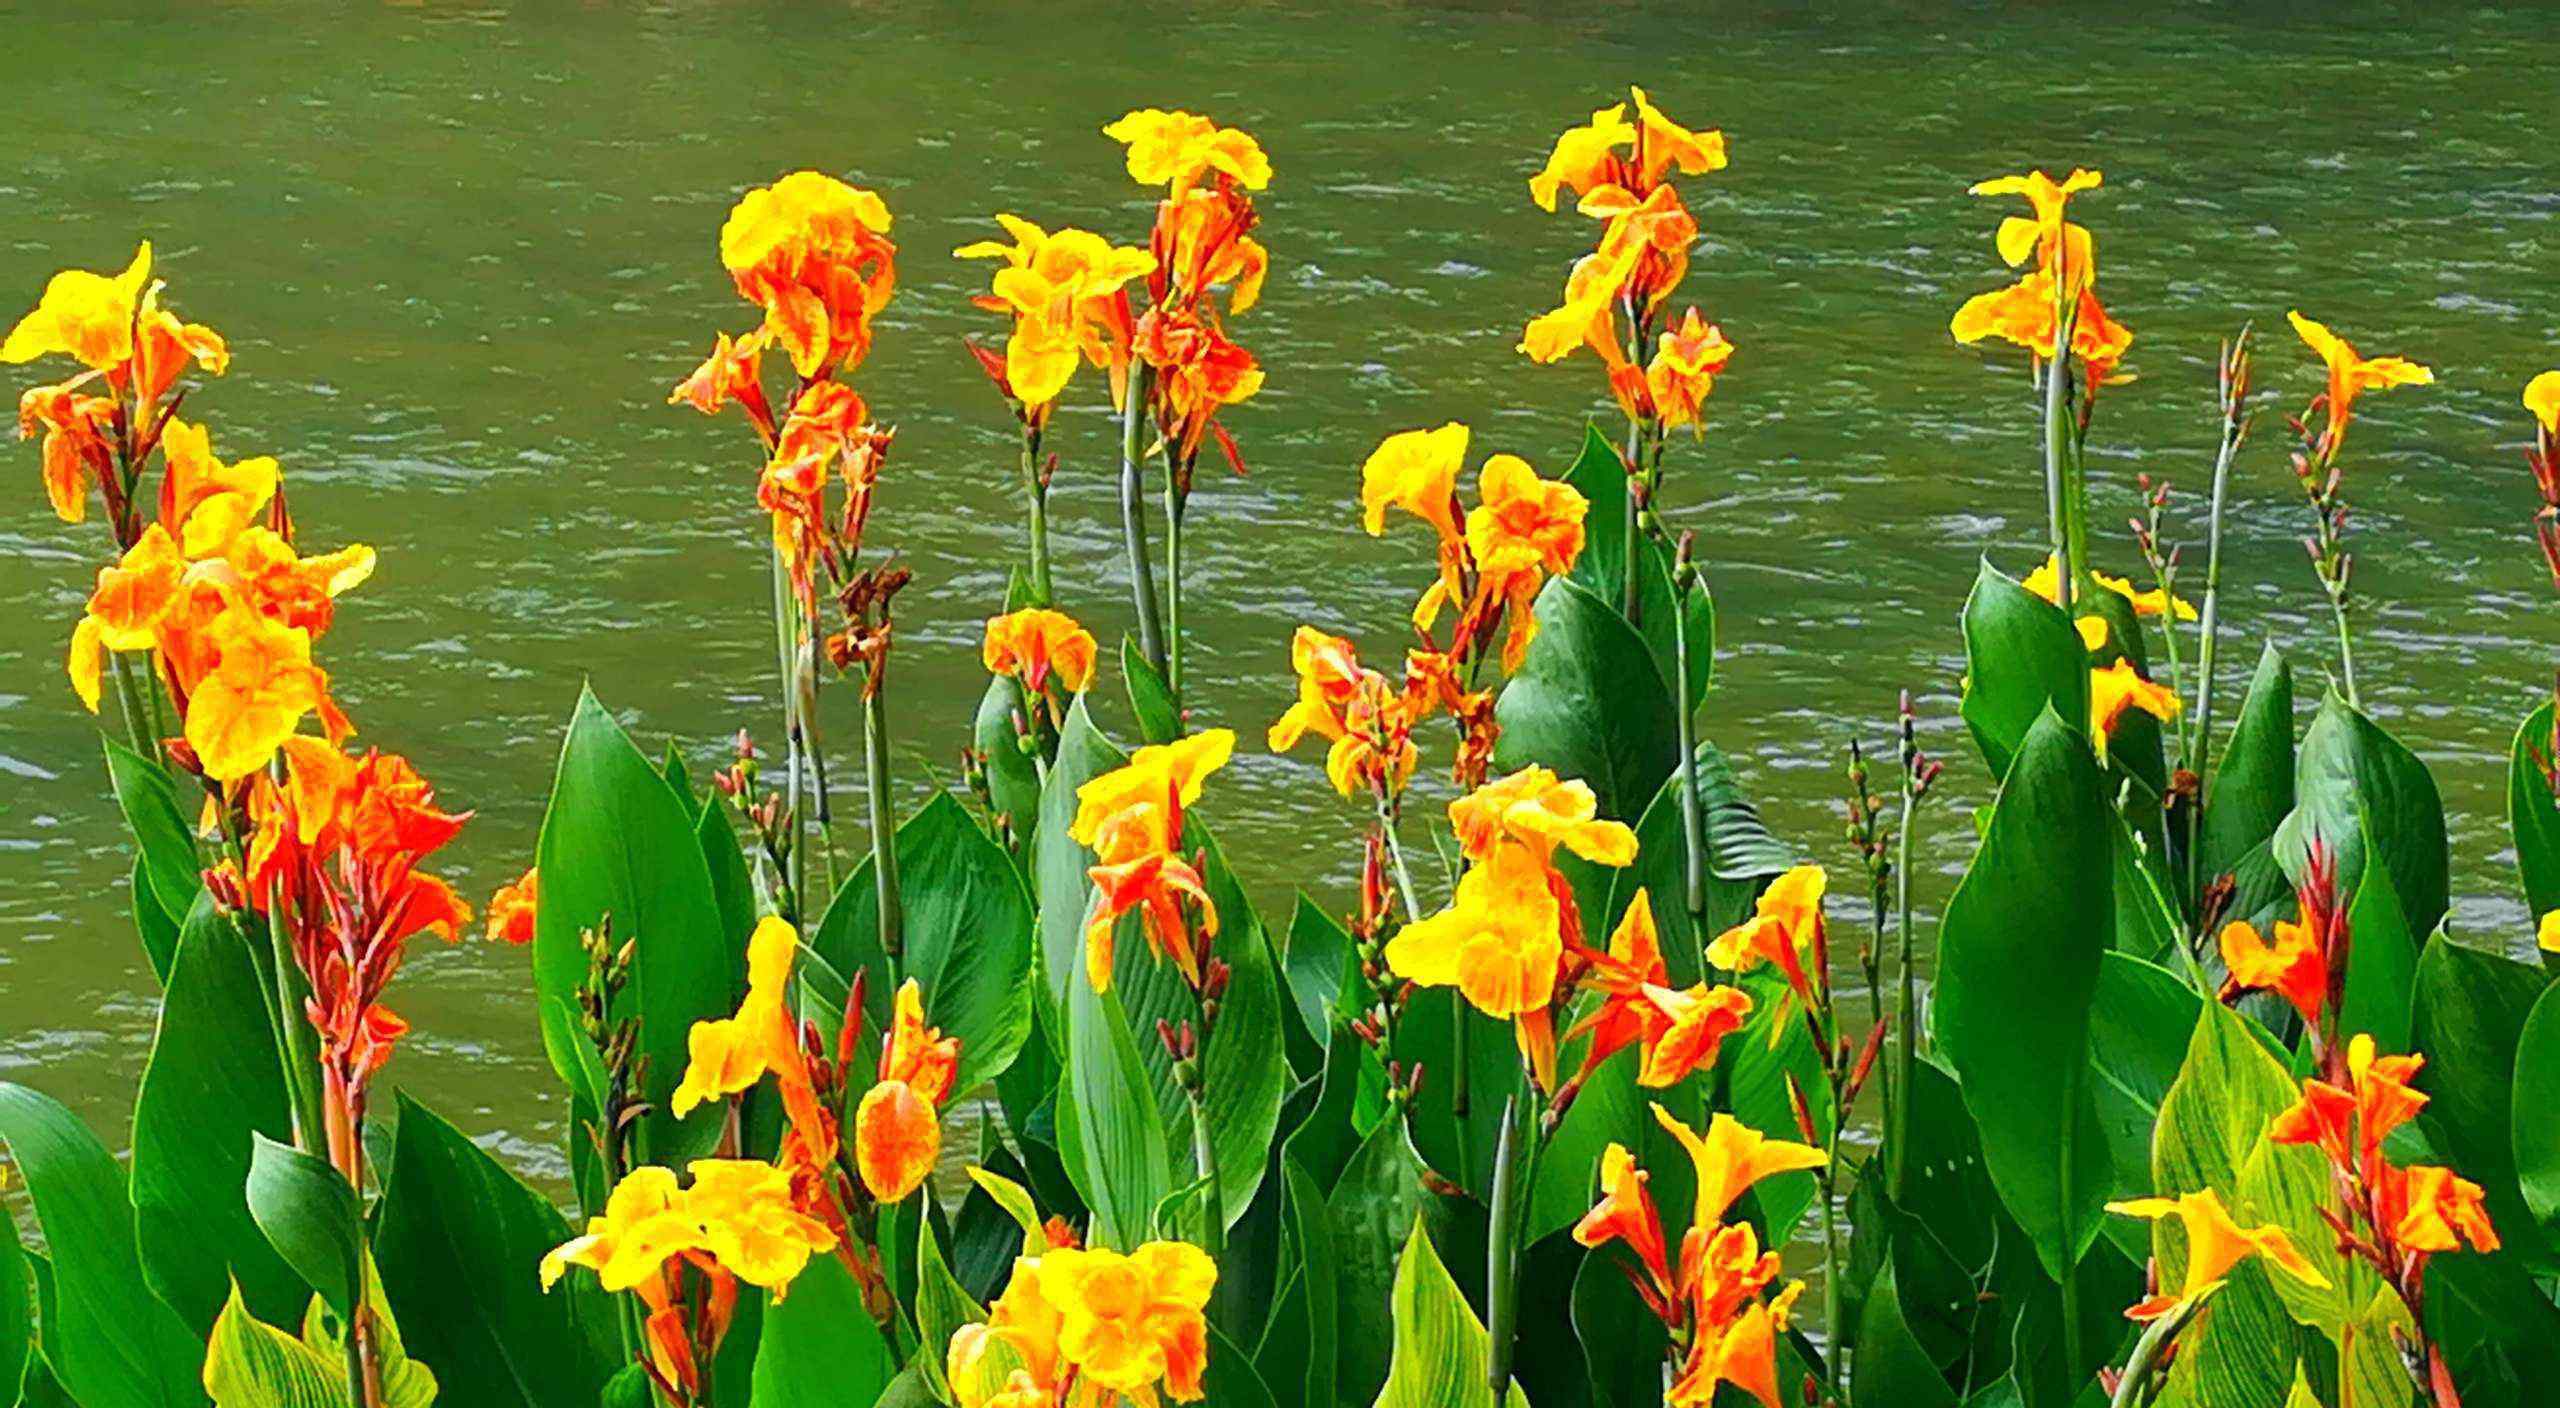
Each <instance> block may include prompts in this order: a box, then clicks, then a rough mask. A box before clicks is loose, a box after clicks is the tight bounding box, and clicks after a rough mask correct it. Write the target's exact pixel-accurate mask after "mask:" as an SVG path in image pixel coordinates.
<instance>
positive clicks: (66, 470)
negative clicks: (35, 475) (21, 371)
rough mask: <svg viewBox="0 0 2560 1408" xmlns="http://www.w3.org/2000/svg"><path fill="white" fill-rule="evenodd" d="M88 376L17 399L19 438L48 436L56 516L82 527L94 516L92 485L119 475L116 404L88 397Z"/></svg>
mask: <svg viewBox="0 0 2560 1408" xmlns="http://www.w3.org/2000/svg"><path fill="white" fill-rule="evenodd" d="M88 380H89V375H88V373H86V372H83V373H81V374H80V375H79V376H76V377H74V378H72V379H71V380H69V381H66V382H62V383H60V384H58V385H54V386H32V387H29V388H27V390H26V392H25V393H24V394H23V395H21V396H20V397H19V398H18V438H19V439H21V440H27V439H33V438H34V436H35V434H36V432H37V431H38V430H42V431H43V432H44V461H43V462H44V470H43V474H44V496H45V501H46V502H47V503H50V504H51V505H52V506H53V512H54V516H55V517H57V518H59V519H61V520H62V521H63V522H65V523H78V522H80V521H81V520H82V519H84V518H86V517H88V515H89V486H90V485H91V484H93V483H97V484H103V483H104V482H105V480H106V476H107V475H108V474H110V473H112V472H113V471H114V465H115V448H114V445H113V444H112V442H111V440H110V437H111V436H113V435H114V434H115V433H116V431H115V426H116V403H115V402H114V401H113V400H111V399H109V398H107V397H104V396H89V395H84V394H82V393H81V391H80V387H81V385H82V384H84V383H85V382H87V381H88Z"/></svg>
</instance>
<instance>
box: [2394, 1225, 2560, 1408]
mask: <svg viewBox="0 0 2560 1408" xmlns="http://www.w3.org/2000/svg"><path fill="white" fill-rule="evenodd" d="M2501 1230H2504V1228H2503V1225H2502V1226H2501ZM2426 1317H2427V1335H2428V1337H2429V1338H2431V1339H2433V1340H2434V1341H2435V1342H2436V1345H2437V1347H2438V1348H2440V1349H2442V1350H2443V1351H2444V1357H2445V1363H2446V1365H2447V1367H2449V1368H2450V1369H2451V1370H2452V1371H2453V1381H2454V1383H2455V1384H2456V1385H2457V1386H2458V1387H2459V1388H2460V1389H2461V1390H2462V1402H2463V1408H2541V1405H2543V1404H2546V1403H2548V1402H2550V1399H2551V1387H2550V1386H2551V1384H2552V1383H2553V1382H2554V1381H2555V1380H2560V1309H2555V1308H2553V1306H2552V1303H2551V1296H2550V1293H2549V1292H2547V1291H2546V1290H2544V1289H2543V1288H2542V1285H2541V1284H2540V1283H2538V1282H2537V1281H2536V1280H2535V1279H2534V1277H2533V1275H2532V1274H2531V1273H2530V1272H2529V1271H2527V1270H2526V1268H2525V1267H2524V1265H2523V1264H2522V1263H2521V1260H2520V1258H2519V1257H2518V1256H2517V1255H2516V1254H2515V1253H2514V1252H2513V1251H2507V1252H2500V1253H2497V1254H2495V1255H2490V1256H2482V1255H2479V1254H2476V1253H2473V1252H2469V1251H2464V1252H2460V1253H2453V1254H2447V1255H2444V1256H2438V1257H2435V1258H2432V1259H2431V1260H2429V1261H2428V1263H2427V1295H2426Z"/></svg>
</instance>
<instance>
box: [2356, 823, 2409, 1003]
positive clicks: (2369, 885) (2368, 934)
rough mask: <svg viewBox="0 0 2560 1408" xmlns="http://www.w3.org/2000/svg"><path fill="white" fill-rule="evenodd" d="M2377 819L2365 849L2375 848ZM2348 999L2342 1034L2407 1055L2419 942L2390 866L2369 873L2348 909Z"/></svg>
mask: <svg viewBox="0 0 2560 1408" xmlns="http://www.w3.org/2000/svg"><path fill="white" fill-rule="evenodd" d="M2371 826H2372V821H2371V818H2367V819H2366V828H2367V829H2366V831H2365V838H2364V839H2365V846H2366V849H2367V851H2368V852H2370V851H2371V850H2372V848H2373V846H2374V838H2373V833H2372V830H2371ZM2347 932H2348V933H2349V934H2350V935H2352V936H2353V938H2352V942H2351V943H2350V944H2349V945H2348V951H2347V985H2346V995H2345V997H2344V998H2343V999H2342V1000H2341V1001H2340V1003H2339V1006H2338V1014H2339V1015H2338V1020H2339V1024H2340V1025H2339V1030H2340V1031H2342V1032H2363V1033H2365V1034H2366V1035H2368V1036H2370V1037H2372V1038H2373V1039H2374V1042H2375V1043H2376V1044H2377V1045H2379V1046H2380V1047H2381V1048H2382V1049H2383V1050H2385V1051H2406V1050H2408V1049H2409V1038H2410V1033H2411V1030H2412V1027H2411V1019H2412V1017H2413V1016H2414V1012H2413V1009H2412V1008H2411V1005H2410V999H2411V996H2412V992H2413V986H2414V983H2415V980H2416V977H2417V969H2418V939H2417V935H2416V934H2414V933H2412V932H2411V931H2410V929H2409V919H2408V915H2407V914H2406V912H2405V911H2403V910H2402V908H2401V906H2400V896H2399V893H2398V892H2397V891H2395V890H2394V889H2393V888H2392V886H2391V870H2390V868H2389V867H2387V866H2380V865H2369V866H2366V867H2365V871H2364V883H2363V884H2360V885H2358V886H2356V890H2355V897H2354V899H2353V900H2351V901H2350V902H2349V903H2348V905H2347Z"/></svg>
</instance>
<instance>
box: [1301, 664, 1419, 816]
mask: <svg viewBox="0 0 2560 1408" xmlns="http://www.w3.org/2000/svg"><path fill="white" fill-rule="evenodd" d="M1289 663H1290V666H1291V668H1292V669H1294V670H1295V671H1296V672H1297V676H1298V698H1297V702H1295V703H1293V704H1291V705H1290V706H1289V708H1288V710H1287V711H1286V712H1284V713H1282V714H1281V715H1280V717H1279V718H1278V719H1276V720H1274V721H1273V722H1272V725H1271V731H1270V734H1269V737H1268V740H1267V741H1268V742H1269V744H1270V747H1271V751H1272V752H1274V753H1286V752H1288V751H1289V750H1290V749H1292V748H1295V747H1297V746H1298V740H1300V739H1301V738H1304V737H1306V735H1307V734H1308V733H1310V732H1313V733H1316V734H1318V735H1320V736H1322V737H1325V738H1329V739H1331V740H1333V747H1332V748H1331V749H1330V750H1329V751H1328V752H1327V753H1326V755H1325V776H1326V778H1327V779H1328V780H1330V781H1331V782H1332V783H1333V787H1334V790H1335V791H1337V792H1339V793H1341V794H1342V795H1343V796H1345V797H1348V796H1350V795H1351V794H1352V793H1353V792H1355V791H1357V790H1359V789H1361V788H1363V787H1381V788H1384V789H1385V790H1387V791H1388V792H1391V793H1392V792H1401V791H1402V790H1404V786H1405V784H1406V783H1407V782H1408V781H1410V780H1411V779H1412V777H1413V769H1414V765H1415V762H1416V760H1417V758H1418V757H1419V753H1418V750H1416V749H1415V747H1414V746H1413V725H1414V723H1415V721H1416V718H1417V702H1418V701H1416V700H1414V699H1413V698H1412V697H1411V696H1409V695H1408V694H1406V693H1403V692H1400V691H1398V690H1397V689H1396V688H1395V687H1394V686H1392V685H1390V684H1389V683H1388V682H1387V678H1386V676H1384V675H1381V674H1379V673H1378V672H1377V671H1375V670H1371V669H1367V668H1365V667H1363V666H1362V665H1361V663H1360V657H1359V656H1358V654H1357V653H1355V652H1354V651H1353V649H1352V647H1351V642H1349V641H1347V640H1344V639H1343V638H1341V637H1340V636H1329V635H1326V634H1325V633H1324V632H1322V631H1319V630H1317V629H1316V628H1315V627H1313V626H1300V627H1299V628H1298V630H1297V633H1296V634H1295V635H1293V636H1292V637H1290V640H1289Z"/></svg>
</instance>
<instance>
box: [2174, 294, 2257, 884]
mask: <svg viewBox="0 0 2560 1408" xmlns="http://www.w3.org/2000/svg"><path fill="white" fill-rule="evenodd" d="M2248 336H2249V335H2248V333H2247V332H2246V331H2243V332H2242V333H2241V334H2240V337H2241V346H2242V347H2243V348H2244V349H2245V348H2246V347H2247V345H2248ZM2245 424H2246V422H2245V421H2244V420H2242V419H2241V417H2240V416H2239V414H2238V408H2237V407H2236V406H2231V405H2226V406H2225V407H2224V409H2223V420H2222V443H2221V445H2220V446H2219V447H2218V448H2217V449H2216V450H2215V451H2214V456H2213V501H2212V504H2211V505H2210V506H2209V507H2208V508H2207V509H2206V510H2205V521H2204V607H2203V609H2202V610H2200V611H2198V612H2197V613H2196V723H2195V732H2194V734H2193V742H2192V743H2191V744H2190V745H2189V748H2190V753H2189V757H2188V760H2187V770H2188V771H2189V772H2192V773H2194V774H2195V777H2196V797H2195V805H2194V806H2193V807H2191V808H2190V809H2189V811H2188V816H2189V818H2190V819H2189V822H2188V826H2187V890H2188V892H2189V894H2190V896H2200V895H2202V894H2203V892H2204V891H2203V886H2204V857H2203V854H2202V852H2201V849H2200V847H2199V846H2198V844H2197V842H2198V841H2199V840H2200V839H2201V838H2202V835H2203V830H2204V807H2205V799H2206V797H2207V796H2209V795H2210V794H2211V793H2212V790H2213V780H2212V776H2211V773H2212V766H2213V676H2214V661H2215V656H2216V655H2217V654H2218V653H2219V651H2220V646H2221V638H2222V631H2221V626H2222V510H2223V505H2224V503H2225V501H2226V499H2227V498H2228V496H2229V494H2230V491H2231V462H2232V460H2233V459H2235V458H2236V457H2237V456H2238V454H2239V450H2240V437H2241V427H2242V426H2243V425H2245ZM2171 619H2172V622H2173V623H2174V621H2175V617H2174V616H2173V617H2172V618H2171Z"/></svg>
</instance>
